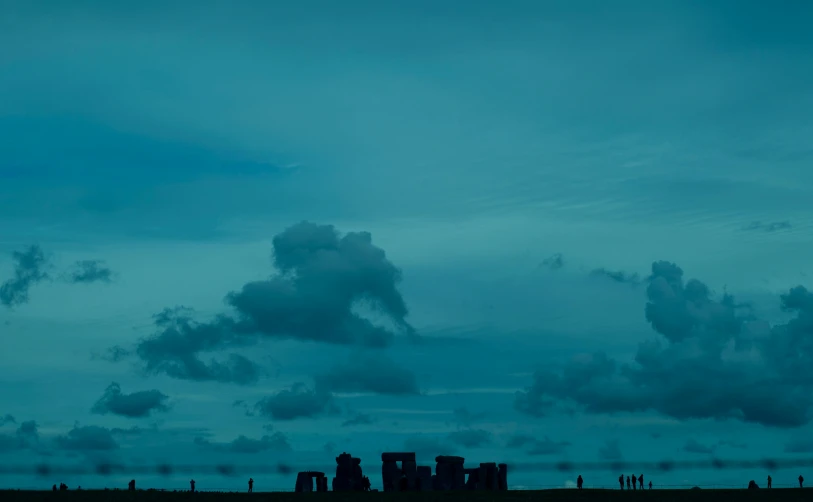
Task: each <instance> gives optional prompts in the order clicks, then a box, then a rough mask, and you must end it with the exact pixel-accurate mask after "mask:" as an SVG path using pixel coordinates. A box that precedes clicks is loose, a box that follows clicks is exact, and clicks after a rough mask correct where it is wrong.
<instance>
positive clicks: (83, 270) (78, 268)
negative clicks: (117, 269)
mask: <svg viewBox="0 0 813 502" xmlns="http://www.w3.org/2000/svg"><path fill="white" fill-rule="evenodd" d="M66 280H67V281H68V282H70V283H73V284H90V283H93V282H108V283H109V282H112V281H113V271H112V270H110V268H108V267H107V266H105V264H104V261H102V260H82V261H77V262H76V263H75V264H74V269H73V270H71V271H70V272H68V273H67V274H66Z"/></svg>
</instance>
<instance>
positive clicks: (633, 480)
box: [632, 474, 638, 490]
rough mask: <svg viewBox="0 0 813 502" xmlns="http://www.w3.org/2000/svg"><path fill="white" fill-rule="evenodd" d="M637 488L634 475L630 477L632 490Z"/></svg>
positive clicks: (636, 479)
mask: <svg viewBox="0 0 813 502" xmlns="http://www.w3.org/2000/svg"><path fill="white" fill-rule="evenodd" d="M637 486H638V478H636V477H635V474H633V475H632V489H633V490H637Z"/></svg>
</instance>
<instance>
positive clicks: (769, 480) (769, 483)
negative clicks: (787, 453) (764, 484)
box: [768, 474, 773, 488]
mask: <svg viewBox="0 0 813 502" xmlns="http://www.w3.org/2000/svg"><path fill="white" fill-rule="evenodd" d="M771 481H773V480H772V479H771V475H770V474H768V488H770V487H771Z"/></svg>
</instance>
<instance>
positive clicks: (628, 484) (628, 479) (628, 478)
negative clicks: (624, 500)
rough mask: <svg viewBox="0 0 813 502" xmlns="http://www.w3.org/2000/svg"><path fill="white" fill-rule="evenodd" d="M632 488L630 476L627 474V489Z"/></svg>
mask: <svg viewBox="0 0 813 502" xmlns="http://www.w3.org/2000/svg"><path fill="white" fill-rule="evenodd" d="M629 489H630V477H629V476H627V490H629Z"/></svg>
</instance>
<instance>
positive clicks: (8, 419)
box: [0, 414, 17, 427]
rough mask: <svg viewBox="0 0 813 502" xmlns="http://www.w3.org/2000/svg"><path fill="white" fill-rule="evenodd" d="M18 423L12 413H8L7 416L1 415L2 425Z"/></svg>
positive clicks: (0, 421)
mask: <svg viewBox="0 0 813 502" xmlns="http://www.w3.org/2000/svg"><path fill="white" fill-rule="evenodd" d="M16 423H17V420H15V419H14V417H13V416H11V415H10V414H6V415H5V416H3V417H0V427H2V426H4V425H6V424H16Z"/></svg>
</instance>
